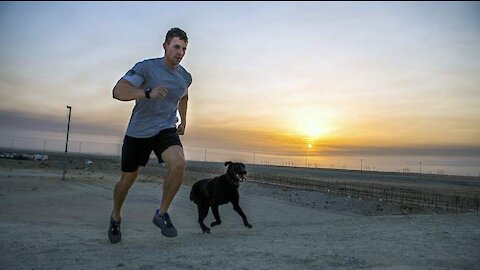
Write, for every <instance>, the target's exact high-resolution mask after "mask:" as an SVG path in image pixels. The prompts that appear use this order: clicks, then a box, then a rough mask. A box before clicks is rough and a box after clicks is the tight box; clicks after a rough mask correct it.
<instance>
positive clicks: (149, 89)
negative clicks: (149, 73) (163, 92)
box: [143, 87, 152, 98]
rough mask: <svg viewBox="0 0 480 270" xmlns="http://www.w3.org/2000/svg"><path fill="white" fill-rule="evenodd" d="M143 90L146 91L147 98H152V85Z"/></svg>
mask: <svg viewBox="0 0 480 270" xmlns="http://www.w3.org/2000/svg"><path fill="white" fill-rule="evenodd" d="M143 91H145V97H146V98H150V92H152V88H151V87H147V88H145V89H144V90H143Z"/></svg>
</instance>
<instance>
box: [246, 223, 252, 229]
mask: <svg viewBox="0 0 480 270" xmlns="http://www.w3.org/2000/svg"><path fill="white" fill-rule="evenodd" d="M245 227H247V228H249V229H251V228H253V226H252V225H250V224H245Z"/></svg>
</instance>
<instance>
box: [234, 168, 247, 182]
mask: <svg viewBox="0 0 480 270" xmlns="http://www.w3.org/2000/svg"><path fill="white" fill-rule="evenodd" d="M235 176H236V177H237V180H238V181H240V182H243V181H247V172H246V171H243V172H239V173H236V174H235Z"/></svg>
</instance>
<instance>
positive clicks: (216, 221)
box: [210, 204, 222, 227]
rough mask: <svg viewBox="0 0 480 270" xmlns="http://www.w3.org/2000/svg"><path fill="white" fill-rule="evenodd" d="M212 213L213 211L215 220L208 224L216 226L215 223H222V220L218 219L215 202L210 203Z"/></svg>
mask: <svg viewBox="0 0 480 270" xmlns="http://www.w3.org/2000/svg"><path fill="white" fill-rule="evenodd" d="M212 213H213V216H214V217H215V221H214V222H212V223H211V224H210V226H212V227H213V226H217V225H220V224H222V220H220V214H219V213H218V205H217V204H213V205H212Z"/></svg>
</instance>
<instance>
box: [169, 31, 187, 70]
mask: <svg viewBox="0 0 480 270" xmlns="http://www.w3.org/2000/svg"><path fill="white" fill-rule="evenodd" d="M187 44H188V43H187V42H185V40H181V39H180V38H178V37H174V38H172V40H170V43H164V44H163V48H164V49H165V58H166V60H167V61H168V62H169V63H170V64H172V65H173V66H177V65H178V64H180V62H181V61H182V59H183V56H184V55H185V52H186V51H187Z"/></svg>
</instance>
